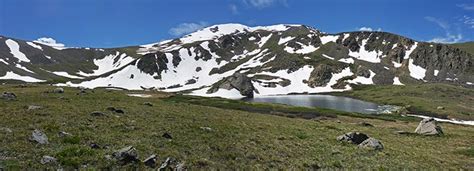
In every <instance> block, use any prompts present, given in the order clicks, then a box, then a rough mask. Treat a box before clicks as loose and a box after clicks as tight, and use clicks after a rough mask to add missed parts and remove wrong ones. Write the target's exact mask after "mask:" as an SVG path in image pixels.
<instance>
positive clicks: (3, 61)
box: [0, 59, 8, 65]
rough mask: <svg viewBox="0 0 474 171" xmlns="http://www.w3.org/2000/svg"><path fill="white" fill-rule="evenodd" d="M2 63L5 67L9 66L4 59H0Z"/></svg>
mask: <svg viewBox="0 0 474 171" xmlns="http://www.w3.org/2000/svg"><path fill="white" fill-rule="evenodd" d="M0 62H2V63H4V64H5V65H8V62H7V61H5V60H3V59H0Z"/></svg>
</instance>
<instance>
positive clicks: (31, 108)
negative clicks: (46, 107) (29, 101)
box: [27, 105, 43, 111]
mask: <svg viewBox="0 0 474 171" xmlns="http://www.w3.org/2000/svg"><path fill="white" fill-rule="evenodd" d="M42 108H43V107H41V106H36V105H29V106H28V108H27V110H28V111H30V110H38V109H42Z"/></svg>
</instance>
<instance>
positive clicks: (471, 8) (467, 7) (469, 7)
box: [456, 4, 474, 10]
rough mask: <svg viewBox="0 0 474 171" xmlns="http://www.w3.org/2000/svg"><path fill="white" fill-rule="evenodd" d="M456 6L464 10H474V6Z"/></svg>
mask: <svg viewBox="0 0 474 171" xmlns="http://www.w3.org/2000/svg"><path fill="white" fill-rule="evenodd" d="M456 6H458V7H459V8H462V9H464V10H474V4H457V5H456Z"/></svg>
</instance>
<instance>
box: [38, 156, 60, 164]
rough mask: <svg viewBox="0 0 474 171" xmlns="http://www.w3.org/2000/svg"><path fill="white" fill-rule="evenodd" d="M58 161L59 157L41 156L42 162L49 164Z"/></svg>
mask: <svg viewBox="0 0 474 171" xmlns="http://www.w3.org/2000/svg"><path fill="white" fill-rule="evenodd" d="M56 162H57V159H56V158H54V157H51V156H43V158H41V161H40V163H41V164H49V163H56Z"/></svg>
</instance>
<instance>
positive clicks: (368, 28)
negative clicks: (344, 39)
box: [359, 27, 382, 31]
mask: <svg viewBox="0 0 474 171" xmlns="http://www.w3.org/2000/svg"><path fill="white" fill-rule="evenodd" d="M359 31H382V28H377V29H373V28H371V27H361V28H359Z"/></svg>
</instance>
